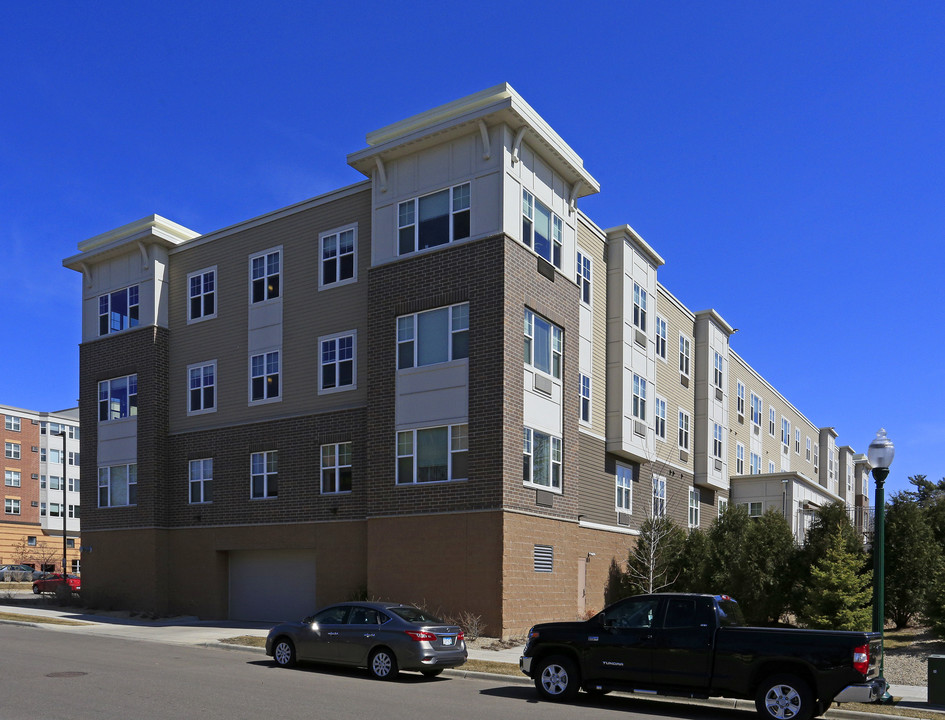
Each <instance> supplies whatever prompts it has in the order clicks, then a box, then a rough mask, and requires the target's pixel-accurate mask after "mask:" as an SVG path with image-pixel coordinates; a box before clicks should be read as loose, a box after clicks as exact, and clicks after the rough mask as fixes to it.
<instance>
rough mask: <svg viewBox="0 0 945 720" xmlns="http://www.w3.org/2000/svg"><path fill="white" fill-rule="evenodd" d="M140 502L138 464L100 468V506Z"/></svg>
mask: <svg viewBox="0 0 945 720" xmlns="http://www.w3.org/2000/svg"><path fill="white" fill-rule="evenodd" d="M137 504H138V466H137V465H134V464H131V465H111V466H108V467H100V468H99V469H98V506H99V507H103V508H104V507H124V506H127V505H137Z"/></svg>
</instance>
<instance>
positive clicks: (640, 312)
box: [633, 283, 646, 332]
mask: <svg viewBox="0 0 945 720" xmlns="http://www.w3.org/2000/svg"><path fill="white" fill-rule="evenodd" d="M633 324H634V325H636V326H637V327H638V328H639V329H640V331H641V332H646V290H644V289H643V288H641V287H640V286H639V285H637V283H633Z"/></svg>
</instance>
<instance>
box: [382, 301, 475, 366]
mask: <svg viewBox="0 0 945 720" xmlns="http://www.w3.org/2000/svg"><path fill="white" fill-rule="evenodd" d="M467 357H469V303H461V304H459V305H450V306H447V307H442V308H436V309H435V310H427V311H425V312H420V313H415V314H413V315H402V316H401V317H399V318H397V369H398V370H404V369H406V368H412V367H422V366H424V365H435V364H436V363H444V362H449V361H451V360H461V359H462V358H467Z"/></svg>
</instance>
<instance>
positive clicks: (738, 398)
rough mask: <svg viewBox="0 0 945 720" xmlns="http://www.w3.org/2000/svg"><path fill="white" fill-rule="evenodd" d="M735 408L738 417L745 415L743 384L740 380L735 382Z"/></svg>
mask: <svg viewBox="0 0 945 720" xmlns="http://www.w3.org/2000/svg"><path fill="white" fill-rule="evenodd" d="M735 410H736V411H737V412H738V414H739V416H740V417H742V418H744V417H745V386H744V385H742V381H741V380H738V381H736V383H735Z"/></svg>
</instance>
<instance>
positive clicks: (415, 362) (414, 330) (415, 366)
mask: <svg viewBox="0 0 945 720" xmlns="http://www.w3.org/2000/svg"><path fill="white" fill-rule="evenodd" d="M462 307H465V308H466V327H465V328H463V329H460V330H454V329H453V316H454V314H455V313H456V309H457V308H462ZM444 309H445V310H446V311H447V325H448V329H447V341H446V342H447V344H446V355H447V359H446V360H442V361H440V362H434V363H425V364H424V365H420V364H419V355H420V338H419V326H420V316H421V315H425V314H427V313H431V312H436V311H437V310H444ZM403 318H412V320H411V336H410V339H409V340H401V339H400V321H401V320H402V319H403ZM394 328H395V330H394V331H395V333H396V335H395V337H396V343H397V348H396V350H397V360H396V363H397V372H399V373H409V372H414V371H417V370H423V369H425V368H429V367H435V366H439V367H442V366H444V365H446V364H448V363H461V362H462V363H468V362H469V303H468V302H461V303H454V304H452V305H441V306H439V307H435V308H429V309H428V310H421V311H420V312H415V313H407V314H405V315H398V316H397V318H396V321H395V325H394ZM461 332H465V333H466V338H467V342H466V357H460V358H454V357H453V336H454V335H456V334H457V333H461ZM349 334H350V333H349ZM408 342H409V343H413V357H412V359H411V364H410V365H408V366H407V367H403V368H402V367H400V350H401V347H400V346H401V345H403V344H405V343H408Z"/></svg>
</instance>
